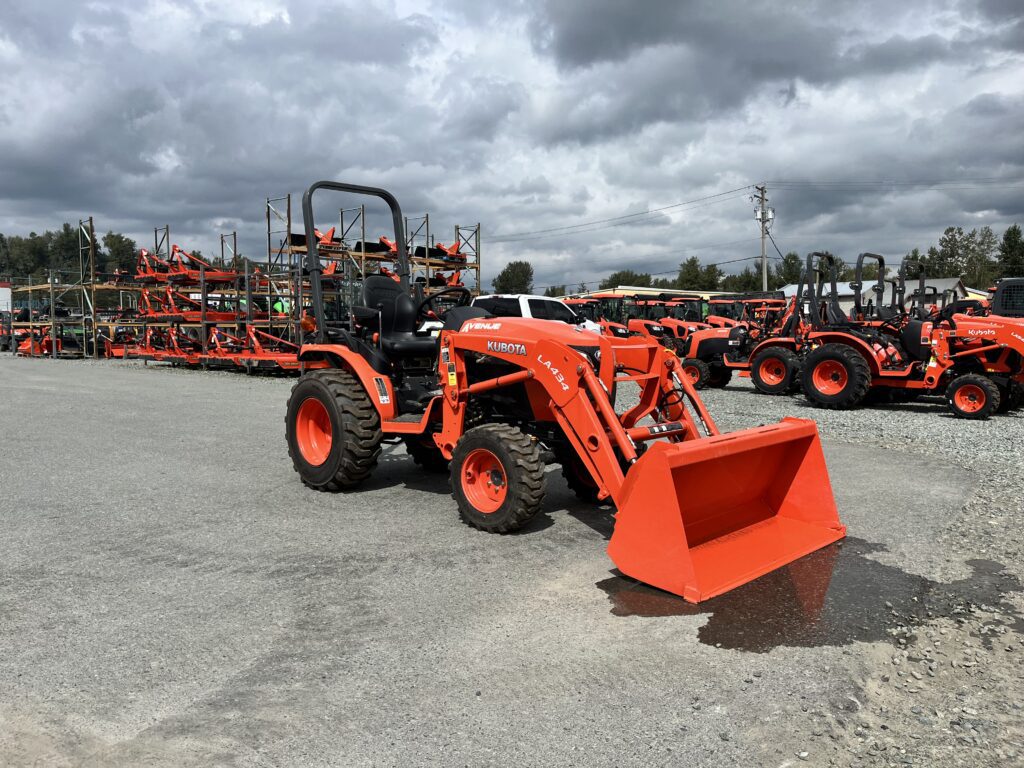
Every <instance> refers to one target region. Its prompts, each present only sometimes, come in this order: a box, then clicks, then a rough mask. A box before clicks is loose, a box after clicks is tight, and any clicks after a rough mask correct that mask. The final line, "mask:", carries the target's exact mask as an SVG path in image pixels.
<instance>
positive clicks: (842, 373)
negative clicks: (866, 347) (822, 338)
mask: <svg viewBox="0 0 1024 768" xmlns="http://www.w3.org/2000/svg"><path fill="white" fill-rule="evenodd" d="M800 384H801V386H802V388H803V391H804V395H806V396H807V399H808V400H810V402H811V404H812V405H814V406H817V407H818V408H832V409H836V410H847V409H849V408H856V407H857V406H858V405H860V403H861V401H863V400H864V398H865V396H866V395H867V393H868V390H870V389H871V369H870V368H869V367H868V364H867V361H866V360H865V359H864V358H863V357H862V356H861V354H860V353H859V352H857V350H855V349H853V348H851V347H848V346H846V345H845V344H823V345H822V346H820V347H818V348H817V349H815V350H813V351H811V352H810V354H808V355H807V358H806V359H805V360H804V365H803V369H802V370H801V372H800Z"/></svg>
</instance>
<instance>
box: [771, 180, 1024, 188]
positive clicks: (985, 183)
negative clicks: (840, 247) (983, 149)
mask: <svg viewBox="0 0 1024 768" xmlns="http://www.w3.org/2000/svg"><path fill="white" fill-rule="evenodd" d="M766 183H768V184H771V185H772V186H773V187H777V188H780V189H799V188H804V187H822V188H826V189H829V188H830V189H844V188H845V189H853V190H856V189H868V188H871V187H909V188H913V187H917V188H923V189H936V190H947V189H998V188H1010V189H1016V188H1018V187H1021V186H1024V179H1022V178H1016V179H1005V178H1004V179H1000V178H987V179H945V180H935V179H932V180H926V179H922V180H916V181H914V180H896V179H879V180H874V181H869V180H857V179H849V180H818V181H812V180H801V179H790V180H785V179H776V180H774V181H769V182H766Z"/></svg>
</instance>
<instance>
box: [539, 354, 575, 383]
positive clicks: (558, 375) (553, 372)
mask: <svg viewBox="0 0 1024 768" xmlns="http://www.w3.org/2000/svg"><path fill="white" fill-rule="evenodd" d="M537 362H538V363H540V364H541V365H543V366H544V367H545V368H547V369H548V370H549V371H551V375H552V376H554V377H555V381H557V382H558V384H559V386H561V387H562V391H563V392H568V391H569V385H568V384H566V383H565V376H563V375H562V372H561V371H559V370H558V369H557V368H555V367H554V366H553V365H552V364H551V361H550V360H545V359H544V357H543V356H542V355H537Z"/></svg>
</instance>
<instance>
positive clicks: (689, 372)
mask: <svg viewBox="0 0 1024 768" xmlns="http://www.w3.org/2000/svg"><path fill="white" fill-rule="evenodd" d="M683 373H684V374H685V376H686V378H688V379H689V380H690V383H691V384H696V383H697V382H698V381H700V369H699V368H698V367H697V366H696V365H684V366H683Z"/></svg>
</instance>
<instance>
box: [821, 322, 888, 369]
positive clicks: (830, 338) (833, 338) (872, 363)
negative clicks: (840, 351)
mask: <svg viewBox="0 0 1024 768" xmlns="http://www.w3.org/2000/svg"><path fill="white" fill-rule="evenodd" d="M807 340H808V341H809V342H817V343H819V344H845V345H846V346H848V347H853V348H854V349H855V350H857V351H858V352H859V353H860V355H861V357H863V358H864V360H865V362H867V364H868V368H870V369H871V376H872V378H877V377H879V376H880V375H881V373H882V367H881V366H880V365H879V364H878V358H877V357H875V351H874V350H873V349H872V348H871V346H870V345H869V344H867V343H866V342H865V341H863V340H861V339H858V338H857V337H856V336H852V335H850V334H847V333H832V332H830V331H825V332H822V333H812V334H810V336H808V339H807Z"/></svg>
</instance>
